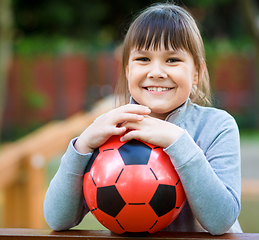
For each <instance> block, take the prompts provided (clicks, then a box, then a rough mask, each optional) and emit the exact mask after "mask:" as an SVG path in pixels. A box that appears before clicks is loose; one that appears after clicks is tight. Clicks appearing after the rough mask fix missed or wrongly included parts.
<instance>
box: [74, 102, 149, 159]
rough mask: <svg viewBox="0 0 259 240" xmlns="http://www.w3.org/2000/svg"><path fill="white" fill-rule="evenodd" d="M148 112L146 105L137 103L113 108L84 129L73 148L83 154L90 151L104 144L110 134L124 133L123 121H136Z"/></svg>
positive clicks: (140, 119)
mask: <svg viewBox="0 0 259 240" xmlns="http://www.w3.org/2000/svg"><path fill="white" fill-rule="evenodd" d="M150 112H151V111H150V109H149V108H148V107H145V106H142V105H137V104H128V105H124V106H122V107H119V108H116V109H113V110H111V111H109V112H108V113H106V114H104V115H102V116H101V117H99V118H97V119H96V120H95V121H94V122H93V123H92V124H91V125H90V126H89V127H88V128H86V129H85V131H84V132H83V133H82V134H81V135H80V136H79V138H78V139H77V141H76V143H75V148H76V150H77V151H78V152H80V153H83V154H85V153H89V152H92V151H93V150H94V149H95V148H98V147H99V146H101V145H102V144H104V143H105V142H106V141H107V140H108V139H109V138H110V137H111V136H112V135H122V134H124V133H125V132H126V130H127V128H126V127H125V126H123V123H125V122H131V123H138V122H140V121H142V120H143V119H144V116H145V115H148V114H150Z"/></svg>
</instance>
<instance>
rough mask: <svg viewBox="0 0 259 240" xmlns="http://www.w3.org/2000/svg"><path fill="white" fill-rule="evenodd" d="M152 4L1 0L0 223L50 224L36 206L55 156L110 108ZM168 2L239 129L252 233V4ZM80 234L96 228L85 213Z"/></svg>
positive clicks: (255, 87)
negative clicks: (184, 22)
mask: <svg viewBox="0 0 259 240" xmlns="http://www.w3.org/2000/svg"><path fill="white" fill-rule="evenodd" d="M156 2H162V1H151V0H130V1H126V0H125V1H122V0H95V1H91V0H74V1H70V0H62V1H61V0H55V1H52V0H44V1H43V0H38V1H33V0H0V227H30V228H47V227H48V226H47V225H46V223H45V221H44V219H43V214H42V201H43V198H44V194H45V191H46V188H47V186H48V184H49V181H50V179H51V178H52V177H53V175H54V174H55V171H56V170H57V168H58V165H59V161H60V157H61V155H62V153H63V152H64V151H65V150H66V146H67V144H68V142H69V140H70V139H71V138H72V137H74V136H76V135H77V134H79V133H80V131H82V130H83V129H84V127H86V126H87V124H89V123H90V122H91V121H92V120H93V119H94V117H96V116H97V115H98V114H100V113H102V112H105V111H107V110H109V108H110V107H112V104H111V99H112V97H111V96H112V94H113V91H114V86H115V83H116V80H117V78H118V76H119V70H120V46H121V43H122V40H123V36H124V34H125V32H126V30H127V27H128V26H129V24H130V22H131V20H132V18H133V17H134V16H135V15H136V14H137V13H138V12H139V11H140V10H141V9H143V8H145V7H146V6H147V5H149V4H151V3H156ZM175 2H176V3H178V4H179V5H181V6H186V7H187V8H188V9H189V10H190V12H191V13H192V14H193V16H194V17H195V19H196V20H197V22H198V23H199V27H200V30H201V34H202V36H203V39H204V43H205V50H206V58H207V59H206V61H207V64H208V67H209V72H210V78H211V86H212V92H213V105H214V106H216V107H219V108H221V109H225V110H227V111H228V112H229V113H230V114H232V115H233V116H234V117H235V119H236V121H237V123H238V125H239V128H240V134H241V154H242V212H241V215H240V222H241V225H242V228H243V230H244V231H245V232H259V173H258V172H259V157H258V156H259V68H258V65H259V21H258V19H259V1H258V0H216V1H215V0H196V1H192V0H178V1H175ZM100 101H101V102H100ZM97 103H98V104H97ZM96 104H97V105H96ZM94 106H95V107H94ZM79 228H81V229H82V228H87V229H101V228H102V227H101V225H100V224H98V223H97V221H95V220H94V219H93V218H92V217H91V216H90V215H89V216H87V218H85V220H84V221H83V223H82V224H81V225H80V226H79Z"/></svg>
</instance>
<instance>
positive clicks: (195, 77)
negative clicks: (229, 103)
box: [192, 60, 206, 85]
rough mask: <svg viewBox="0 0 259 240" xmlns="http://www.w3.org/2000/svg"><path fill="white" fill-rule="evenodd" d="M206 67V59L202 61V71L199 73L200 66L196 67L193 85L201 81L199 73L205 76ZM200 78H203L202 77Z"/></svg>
mask: <svg viewBox="0 0 259 240" xmlns="http://www.w3.org/2000/svg"><path fill="white" fill-rule="evenodd" d="M205 67H206V65H205V61H204V60H203V61H202V66H201V68H202V69H201V72H200V73H199V69H198V67H196V70H195V75H194V77H193V82H192V85H197V84H198V83H199V75H200V74H201V76H203V74H204V71H205ZM200 79H202V77H201V78H200Z"/></svg>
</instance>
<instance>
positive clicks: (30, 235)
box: [0, 229, 259, 240]
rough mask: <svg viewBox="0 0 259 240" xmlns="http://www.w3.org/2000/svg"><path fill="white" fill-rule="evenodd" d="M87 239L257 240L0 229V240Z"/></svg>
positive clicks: (248, 237)
mask: <svg viewBox="0 0 259 240" xmlns="http://www.w3.org/2000/svg"><path fill="white" fill-rule="evenodd" d="M82 238H85V239H87V240H140V239H141V240H143V239H145V240H180V239H192V240H195V239H196V240H197V239H214V240H216V239H225V240H227V239H237V240H258V239H259V234H257V233H236V234H232V233H226V234H224V235H221V236H212V235H210V234H208V233H183V232H181V233H180V232H157V233H154V234H152V235H147V236H142V237H141V236H130V235H129V236H125V235H117V234H114V233H112V232H110V231H105V230H103V231H93V230H69V231H63V232H55V231H50V230H37V229H0V239H1V240H5V239H7V240H11V239H12V240H20V239H21V240H22V239H29V240H33V239H34V240H36V239H46V240H55V239H69V240H73V239H82Z"/></svg>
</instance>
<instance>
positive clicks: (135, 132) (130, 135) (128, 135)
mask: <svg viewBox="0 0 259 240" xmlns="http://www.w3.org/2000/svg"><path fill="white" fill-rule="evenodd" d="M139 133H140V132H139V131H138V130H133V131H130V132H128V133H126V134H124V135H123V136H122V137H121V138H120V141H121V142H126V141H130V140H132V139H140V140H141V138H140V134H139Z"/></svg>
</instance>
